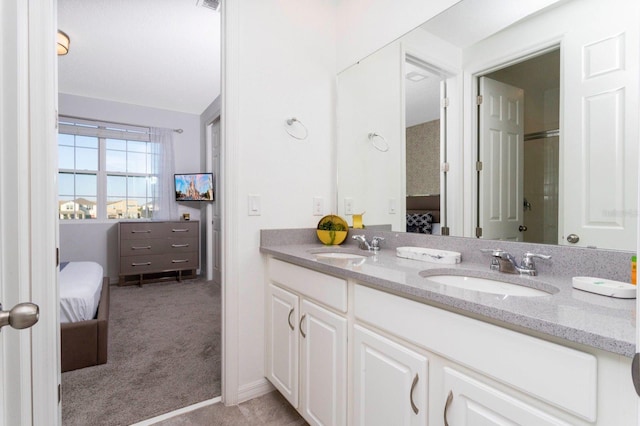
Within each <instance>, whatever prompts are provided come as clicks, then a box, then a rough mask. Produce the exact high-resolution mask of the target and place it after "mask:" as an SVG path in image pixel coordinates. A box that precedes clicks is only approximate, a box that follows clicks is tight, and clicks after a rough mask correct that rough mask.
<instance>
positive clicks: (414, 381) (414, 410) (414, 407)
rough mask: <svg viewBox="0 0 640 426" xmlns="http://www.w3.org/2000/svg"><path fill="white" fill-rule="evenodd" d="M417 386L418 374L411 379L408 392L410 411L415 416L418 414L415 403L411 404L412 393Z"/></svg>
mask: <svg viewBox="0 0 640 426" xmlns="http://www.w3.org/2000/svg"><path fill="white" fill-rule="evenodd" d="M417 384H418V373H416V377H414V378H413V383H411V390H410V391H409V402H411V409H412V410H413V412H414V413H415V414H418V413H419V412H420V410H419V409H418V407H417V406H416V404H415V402H413V391H414V390H415V388H416V385H417ZM445 422H446V421H445Z"/></svg>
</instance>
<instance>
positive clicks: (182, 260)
mask: <svg viewBox="0 0 640 426" xmlns="http://www.w3.org/2000/svg"><path fill="white" fill-rule="evenodd" d="M171 263H189V259H172V260H171Z"/></svg>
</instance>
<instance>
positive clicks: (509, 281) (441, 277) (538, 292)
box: [312, 249, 559, 297]
mask: <svg viewBox="0 0 640 426" xmlns="http://www.w3.org/2000/svg"><path fill="white" fill-rule="evenodd" d="M312 254H313V255H314V256H315V257H316V259H318V260H320V261H328V262H330V263H332V264H335V265H336V266H343V267H353V266H359V265H362V264H364V263H365V262H366V259H367V258H368V257H370V256H372V255H373V253H370V252H362V253H356V252H355V251H349V250H339V251H338V250H329V249H318V250H313V251H312ZM444 271H445V270H443V269H425V270H423V271H420V272H419V275H420V276H421V277H423V278H424V279H425V280H428V281H430V282H432V283H435V284H439V285H443V286H445V287H456V288H460V289H464V290H472V291H477V292H482V293H491V294H500V295H506V296H520V297H541V296H550V295H552V294H554V293H557V292H558V291H559V289H558V288H556V287H554V286H552V285H550V284H545V283H540V282H536V284H537V286H538V287H539V288H533V287H531V286H529V285H527V284H529V283H528V282H526V281H527V280H523V279H522V278H520V277H518V276H512V277H509V276H506V275H505V277H504V279H494V278H487V277H481V276H477V275H485V274H474V273H473V271H469V270H464V271H462V270H457V271H455V270H451V271H448V272H444ZM474 275H476V276H474Z"/></svg>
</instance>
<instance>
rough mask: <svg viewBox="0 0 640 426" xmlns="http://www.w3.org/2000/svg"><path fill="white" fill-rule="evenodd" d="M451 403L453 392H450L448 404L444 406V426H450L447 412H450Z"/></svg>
mask: <svg viewBox="0 0 640 426" xmlns="http://www.w3.org/2000/svg"><path fill="white" fill-rule="evenodd" d="M451 401H453V391H449V395H448V396H447V402H446V403H445V404H444V426H449V422H448V421H447V411H449V406H450V405H451Z"/></svg>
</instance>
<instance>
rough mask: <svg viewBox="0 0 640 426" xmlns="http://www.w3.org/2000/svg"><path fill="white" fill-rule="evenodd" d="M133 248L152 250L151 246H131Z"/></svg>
mask: <svg viewBox="0 0 640 426" xmlns="http://www.w3.org/2000/svg"><path fill="white" fill-rule="evenodd" d="M131 250H151V246H144V247H131Z"/></svg>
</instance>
